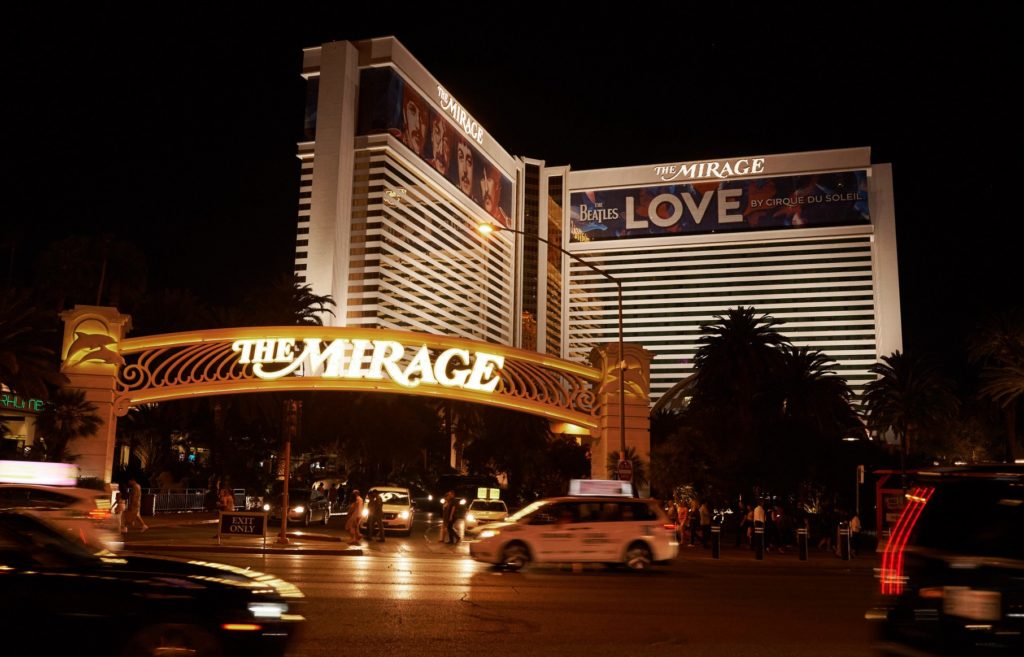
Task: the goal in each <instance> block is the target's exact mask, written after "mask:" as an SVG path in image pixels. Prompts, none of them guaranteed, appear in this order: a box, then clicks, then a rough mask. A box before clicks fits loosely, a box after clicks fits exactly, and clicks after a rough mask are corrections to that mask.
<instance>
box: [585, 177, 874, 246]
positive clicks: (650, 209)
mask: <svg viewBox="0 0 1024 657" xmlns="http://www.w3.org/2000/svg"><path fill="white" fill-rule="evenodd" d="M570 205H571V211H570V216H571V219H572V224H571V233H572V241H573V242H590V241H598V240H609V239H620V238H631V237H654V236H660V235H688V234H697V233H720V232H730V231H731V232H735V231H744V230H761V229H772V228H801V227H816V226H838V225H850V224H857V223H868V222H869V221H870V214H869V212H868V192H867V172H865V171H845V172H839V173H821V174H813V175H802V176H780V177H776V178H757V179H747V180H723V181H716V180H712V181H701V182H691V183H678V184H672V185H656V186H650V187H631V188H627V189H603V190H591V191H586V192H573V194H572V195H571V197H570Z"/></svg>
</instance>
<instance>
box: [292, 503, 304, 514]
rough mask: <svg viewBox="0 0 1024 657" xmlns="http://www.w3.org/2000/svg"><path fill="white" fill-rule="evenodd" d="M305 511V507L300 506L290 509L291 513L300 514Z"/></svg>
mask: <svg viewBox="0 0 1024 657" xmlns="http://www.w3.org/2000/svg"><path fill="white" fill-rule="evenodd" d="M305 510H306V507H304V506H302V505H301V504H300V505H298V506H297V507H295V508H294V509H292V513H302V512H303V511H305Z"/></svg>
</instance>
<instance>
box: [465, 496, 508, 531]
mask: <svg viewBox="0 0 1024 657" xmlns="http://www.w3.org/2000/svg"><path fill="white" fill-rule="evenodd" d="M506 517H508V507H507V506H506V505H505V503H504V502H503V501H501V500H482V499H476V500H473V501H472V502H470V503H469V507H467V509H466V529H467V530H470V529H474V528H475V527H478V526H480V525H485V524H487V523H489V522H499V521H502V520H504V519H505V518H506Z"/></svg>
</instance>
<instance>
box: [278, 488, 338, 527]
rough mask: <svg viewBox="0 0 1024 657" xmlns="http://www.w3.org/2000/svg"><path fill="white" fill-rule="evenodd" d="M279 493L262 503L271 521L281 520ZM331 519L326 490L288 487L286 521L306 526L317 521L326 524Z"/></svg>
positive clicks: (280, 498)
mask: <svg viewBox="0 0 1024 657" xmlns="http://www.w3.org/2000/svg"><path fill="white" fill-rule="evenodd" d="M282 501H283V499H282V497H281V494H280V493H277V494H276V495H273V496H272V497H271V499H270V501H269V502H267V503H265V504H264V505H263V510H264V511H266V512H268V514H269V518H270V520H272V521H276V522H280V521H281V502H282ZM330 519H331V505H330V501H329V500H328V499H327V491H326V490H319V489H309V488H299V487H296V488H290V489H289V490H288V522H289V523H300V524H302V525H304V526H306V527H308V526H309V525H311V524H313V523H314V522H319V523H321V524H324V525H326V524H327V523H328V522H329V521H330Z"/></svg>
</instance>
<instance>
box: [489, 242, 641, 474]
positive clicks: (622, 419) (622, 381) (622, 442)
mask: <svg viewBox="0 0 1024 657" xmlns="http://www.w3.org/2000/svg"><path fill="white" fill-rule="evenodd" d="M477 230H478V231H480V233H481V234H483V235H485V236H486V235H490V234H491V233H493V232H496V231H501V230H507V231H508V232H510V233H516V234H517V235H522V236H523V237H528V238H530V239H534V240H537V241H539V242H543V243H544V244H547V245H548V246H553V247H555V248H556V249H558V250H559V251H561V252H562V253H564V254H565V255H567V256H569V257H570V258H572V259H573V260H575V261H576V262H579V263H582V264H584V265H586V266H587V267H589V268H590V269H592V270H594V271H596V272H597V273H598V274H601V275H602V276H604V277H605V278H607V279H608V280H609V281H611V282H612V283H615V288H616V292H617V293H618V304H619V461H620V462H621V461H625V460H626V352H625V349H624V348H623V341H622V282H621V281H619V280H618V279H616V278H614V277H612V276H611V275H610V274H609V273H608V272H606V271H604V270H603V269H599V268H598V267H595V266H594V265H592V264H591V263H589V262H587V261H586V260H584V259H583V258H581V257H579V256H578V255H576V254H575V253H573V252H572V251H567V250H566V249H564V248H562V247H561V246H560V245H558V244H552V243H551V242H549V241H547V240H546V239H544V238H543V237H541V236H540V235H531V234H530V233H526V232H524V231H521V230H518V229H515V228H509V227H507V226H502V225H499V224H491V223H482V224H479V225H478V226H477Z"/></svg>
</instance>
